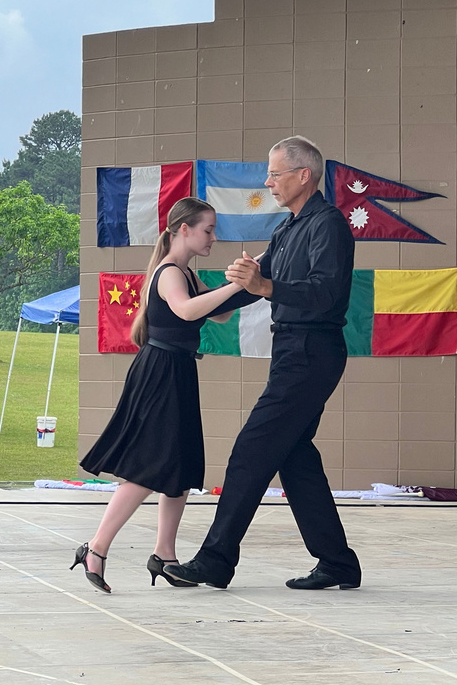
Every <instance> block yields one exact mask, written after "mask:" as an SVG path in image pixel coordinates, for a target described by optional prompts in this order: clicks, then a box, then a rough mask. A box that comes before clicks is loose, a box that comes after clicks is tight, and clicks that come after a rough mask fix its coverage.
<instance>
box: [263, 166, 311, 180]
mask: <svg viewBox="0 0 457 685" xmlns="http://www.w3.org/2000/svg"><path fill="white" fill-rule="evenodd" d="M299 169H306V167H304V166H296V167H294V168H293V169H284V171H267V178H271V180H272V181H277V180H278V178H279V177H280V176H282V174H288V173H289V171H298V170H299Z"/></svg>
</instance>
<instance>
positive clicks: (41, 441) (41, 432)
mask: <svg viewBox="0 0 457 685" xmlns="http://www.w3.org/2000/svg"><path fill="white" fill-rule="evenodd" d="M56 423H57V419H56V417H55V416H46V425H45V417H44V416H37V417H36V444H37V447H54V438H55V435H56Z"/></svg>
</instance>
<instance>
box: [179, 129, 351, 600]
mask: <svg viewBox="0 0 457 685" xmlns="http://www.w3.org/2000/svg"><path fill="white" fill-rule="evenodd" d="M322 171H323V161H322V156H321V153H320V152H319V150H318V149H317V148H316V147H315V146H314V145H313V144H312V143H310V141H308V140H307V139H306V138H303V137H302V136H294V137H292V138H286V139H285V140H282V141H280V142H279V143H277V144H276V145H275V146H274V147H273V148H272V149H271V150H270V154H269V165H268V176H267V180H266V181H265V185H266V186H267V187H268V188H269V189H270V192H271V194H272V195H273V197H274V198H275V200H276V203H277V204H278V205H279V206H280V207H288V208H289V209H290V211H291V214H290V215H288V217H287V218H286V219H285V220H284V221H283V222H282V223H281V224H279V226H278V227H277V228H276V229H275V231H274V233H273V236H272V240H271V243H270V245H269V247H268V249H267V250H266V252H265V253H264V255H263V256H262V258H261V259H260V268H259V265H258V264H257V262H255V261H254V260H253V259H251V258H250V257H249V256H248V255H247V254H246V253H243V259H236V260H235V263H234V264H231V265H230V266H229V267H228V270H227V271H226V277H227V280H229V281H231V282H233V283H238V284H240V285H242V286H243V287H244V288H245V289H246V290H247V291H248V292H249V293H252V294H254V295H260V296H263V297H265V298H267V299H268V300H270V301H271V303H272V319H273V321H274V324H273V326H272V330H273V332H274V336H273V348H272V360H271V366H270V374H269V379H268V383H267V386H266V388H265V391H264V392H263V394H262V395H261V397H260V398H259V400H258V401H257V404H256V406H255V407H254V409H253V410H252V412H251V415H250V416H249V419H248V420H247V422H246V424H245V426H244V428H243V429H242V430H241V433H240V434H239V436H238V438H237V440H236V442H235V445H234V448H233V451H232V455H231V457H230V461H229V464H228V467H227V472H226V476H225V482H224V484H223V489H222V494H221V497H220V500H219V504H218V507H217V511H216V517H215V520H214V523H213V525H212V526H211V528H210V530H209V532H208V535H207V537H206V539H205V541H204V543H203V545H202V547H201V549H200V551H199V552H198V553H197V555H196V556H195V558H194V559H192V560H191V561H189V562H187V563H185V564H181V565H180V566H166V567H165V571H166V572H167V573H168V574H169V575H171V576H172V577H173V578H176V579H179V580H186V581H188V582H192V583H208V584H210V585H214V586H216V587H221V588H224V587H227V584H228V583H229V582H230V580H231V579H232V577H233V575H234V573H235V566H236V565H237V563H238V560H239V553H240V543H241V540H242V539H243V537H244V535H245V533H246V531H247V529H248V527H249V524H250V522H251V521H252V518H253V516H254V514H255V512H256V510H257V507H258V506H259V503H260V501H261V499H262V496H263V495H264V493H265V491H266V489H267V487H268V485H269V483H270V481H271V479H272V478H273V477H274V475H275V474H276V472H278V471H279V476H280V478H281V482H282V485H283V487H284V491H285V493H286V496H287V498H288V501H289V504H290V508H291V510H292V513H293V515H294V517H295V520H296V522H297V525H298V527H299V530H300V533H301V535H302V537H303V540H304V542H305V545H306V547H307V549H308V551H309V553H310V554H311V555H312V556H314V557H316V558H317V559H318V560H319V561H318V563H317V566H316V567H315V568H314V569H313V570H312V571H311V572H310V574H309V575H308V576H306V577H300V578H293V579H291V580H288V581H287V582H286V585H287V586H288V587H289V588H293V589H299V590H315V589H322V588H326V587H332V586H335V585H338V586H339V587H340V588H341V589H349V588H357V587H359V586H360V580H361V570H360V565H359V562H358V559H357V557H356V555H355V553H354V552H353V551H352V550H351V549H349V547H348V545H347V542H346V537H345V533H344V530H343V527H342V525H341V521H340V519H339V516H338V513H337V510H336V506H335V502H334V500H333V496H332V493H331V491H330V488H329V485H328V482H327V478H326V476H325V474H324V471H323V468H322V462H321V457H320V454H319V452H318V450H317V448H316V447H315V446H314V444H313V442H312V440H313V438H314V436H315V433H316V430H317V427H318V425H319V420H320V417H321V415H322V412H323V410H324V405H325V402H326V401H327V400H328V398H329V397H330V395H331V394H332V392H333V391H334V389H335V387H336V386H337V384H338V381H339V380H340V378H341V376H342V374H343V371H344V367H345V364H346V357H347V351H346V345H345V342H344V337H343V333H342V328H343V326H344V324H345V323H346V320H345V313H346V311H347V308H348V303H349V293H350V288H351V278H352V268H353V258H354V239H353V236H352V233H351V231H350V229H349V226H348V224H347V222H346V220H345V218H344V217H343V215H342V214H341V212H340V211H339V210H338V209H337V208H336V207H334V206H332V205H330V204H328V203H327V202H326V201H325V200H324V198H323V196H322V194H321V192H320V191H318V184H319V180H320V178H321V176H322Z"/></svg>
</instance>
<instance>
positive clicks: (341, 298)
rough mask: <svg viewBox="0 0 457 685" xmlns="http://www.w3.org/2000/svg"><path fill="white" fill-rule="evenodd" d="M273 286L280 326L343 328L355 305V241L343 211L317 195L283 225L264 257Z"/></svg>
mask: <svg viewBox="0 0 457 685" xmlns="http://www.w3.org/2000/svg"><path fill="white" fill-rule="evenodd" d="M260 262H261V273H262V276H264V278H268V279H271V280H272V281H273V293H272V295H271V297H269V298H267V299H269V300H270V301H271V310H272V319H273V321H274V322H275V323H280V324H298V325H306V326H307V325H309V326H310V327H319V328H340V327H342V326H344V324H345V323H346V319H345V314H346V311H347V308H348V306H349V295H350V290H351V281H352V269H353V265H354V237H353V235H352V233H351V229H350V228H349V226H348V223H347V221H346V219H345V218H344V216H343V214H342V213H341V212H340V210H339V209H337V208H336V207H334V206H333V205H331V204H329V203H328V202H327V201H326V200H324V198H323V196H322V193H321V192H320V191H317V192H316V193H314V195H312V196H311V197H310V198H309V200H308V201H307V202H306V204H305V205H304V207H303V208H302V209H301V211H300V212H299V213H298V214H297V216H294V215H293V214H292V213H291V214H290V215H289V216H288V217H287V218H286V219H285V220H284V221H282V222H281V223H280V224H279V226H277V227H276V228H275V230H274V232H273V236H272V238H271V243H270V245H269V246H268V248H267V250H266V251H265V253H264V255H263V256H262V258H261V260H260Z"/></svg>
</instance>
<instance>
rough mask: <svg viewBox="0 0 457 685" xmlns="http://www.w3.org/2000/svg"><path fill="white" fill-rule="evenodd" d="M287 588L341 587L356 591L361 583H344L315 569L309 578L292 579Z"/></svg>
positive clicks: (319, 588)
mask: <svg viewBox="0 0 457 685" xmlns="http://www.w3.org/2000/svg"><path fill="white" fill-rule="evenodd" d="M286 585H287V587H290V588H292V590H323V589H324V588H326V587H334V586H335V585H339V586H340V590H354V589H355V588H358V587H360V581H359V582H355V583H342V582H340V581H339V580H336V579H335V578H333V577H332V576H331V575H329V574H328V573H325V572H324V571H321V570H320V569H318V568H313V570H312V571H311V573H310V574H309V576H306V577H302V578H291V579H290V580H288V581H287V582H286Z"/></svg>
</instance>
